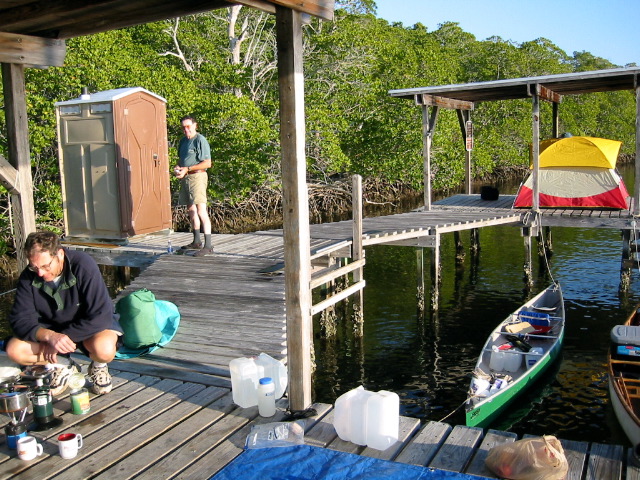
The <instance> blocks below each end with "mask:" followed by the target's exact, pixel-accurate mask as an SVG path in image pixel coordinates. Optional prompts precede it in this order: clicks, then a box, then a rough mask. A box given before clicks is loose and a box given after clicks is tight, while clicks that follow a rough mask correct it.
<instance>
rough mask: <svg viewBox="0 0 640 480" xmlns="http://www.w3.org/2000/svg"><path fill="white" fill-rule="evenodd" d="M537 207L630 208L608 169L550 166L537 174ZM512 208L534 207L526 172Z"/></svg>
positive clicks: (622, 188) (618, 180) (530, 180)
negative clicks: (525, 178) (524, 179)
mask: <svg viewBox="0 0 640 480" xmlns="http://www.w3.org/2000/svg"><path fill="white" fill-rule="evenodd" d="M538 186H539V191H540V194H539V206H540V207H587V208H616V209H623V210H624V209H627V208H628V207H629V203H628V202H629V193H628V192H627V188H626V187H625V185H624V182H623V181H622V178H620V176H619V175H618V173H617V172H616V171H615V170H614V169H611V168H596V167H549V168H541V169H540V170H539V175H538ZM513 206H514V207H516V208H519V207H531V206H533V178H532V175H529V177H528V178H527V180H526V181H525V183H523V184H522V186H521V187H520V190H519V191H518V194H517V195H516V199H515V202H514V204H513Z"/></svg>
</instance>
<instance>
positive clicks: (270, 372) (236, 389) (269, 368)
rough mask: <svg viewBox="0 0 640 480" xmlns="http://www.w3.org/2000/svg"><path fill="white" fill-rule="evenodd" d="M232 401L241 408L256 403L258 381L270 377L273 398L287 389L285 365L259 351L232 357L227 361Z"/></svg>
mask: <svg viewBox="0 0 640 480" xmlns="http://www.w3.org/2000/svg"><path fill="white" fill-rule="evenodd" d="M229 370H230V372H231V392H232V395H233V403H235V404H236V405H239V406H240V407H242V408H249V407H254V406H256V405H258V382H259V381H260V379H261V378H265V377H270V378H271V379H272V380H273V384H274V387H275V396H274V398H275V400H277V399H279V398H282V395H284V392H285V390H286V389H287V381H288V377H287V367H286V366H285V365H284V364H283V363H282V362H280V361H278V360H276V359H275V358H273V357H271V356H269V355H267V354H266V353H261V354H260V355H258V356H257V357H240V358H234V359H233V360H231V361H230V362H229Z"/></svg>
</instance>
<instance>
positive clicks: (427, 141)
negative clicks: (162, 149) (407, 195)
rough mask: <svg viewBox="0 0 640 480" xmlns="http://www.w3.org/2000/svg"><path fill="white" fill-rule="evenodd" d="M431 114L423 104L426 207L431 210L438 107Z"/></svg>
mask: <svg viewBox="0 0 640 480" xmlns="http://www.w3.org/2000/svg"><path fill="white" fill-rule="evenodd" d="M432 108H433V110H432V112H431V115H429V107H428V106H427V105H422V157H423V181H424V209H425V210H431V142H432V140H433V131H434V129H435V127H436V120H437V119H438V107H432Z"/></svg>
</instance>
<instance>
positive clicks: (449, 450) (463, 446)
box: [429, 425, 483, 472]
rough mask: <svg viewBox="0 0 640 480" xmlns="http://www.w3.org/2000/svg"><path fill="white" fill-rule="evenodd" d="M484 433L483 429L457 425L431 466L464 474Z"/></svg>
mask: <svg viewBox="0 0 640 480" xmlns="http://www.w3.org/2000/svg"><path fill="white" fill-rule="evenodd" d="M482 433H483V432H482V429H481V428H477V427H464V426H461V425H456V426H455V427H453V431H452V432H451V434H450V435H449V436H448V437H447V439H446V440H445V442H444V444H443V445H442V447H441V448H440V450H439V451H438V453H437V454H436V456H435V457H434V459H433V460H432V461H431V462H430V463H429V466H430V467H433V468H439V469H441V470H449V471H452V472H462V471H463V470H464V469H465V468H466V466H467V464H468V463H469V461H470V459H471V457H472V456H473V452H474V450H475V448H476V447H477V446H478V444H479V443H480V440H481V439H482Z"/></svg>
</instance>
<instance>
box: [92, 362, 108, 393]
mask: <svg viewBox="0 0 640 480" xmlns="http://www.w3.org/2000/svg"><path fill="white" fill-rule="evenodd" d="M88 375H89V379H90V380H91V382H92V383H93V385H92V386H91V391H92V392H93V393H95V394H96V395H103V394H105V393H109V392H110V391H111V387H112V385H111V375H110V374H109V367H108V366H107V365H105V366H104V367H96V366H95V363H94V362H91V364H89V372H88Z"/></svg>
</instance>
